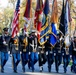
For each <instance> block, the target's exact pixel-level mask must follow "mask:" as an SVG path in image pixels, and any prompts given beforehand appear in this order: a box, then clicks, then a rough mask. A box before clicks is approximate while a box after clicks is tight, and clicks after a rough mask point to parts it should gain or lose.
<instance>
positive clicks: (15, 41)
mask: <svg viewBox="0 0 76 75" xmlns="http://www.w3.org/2000/svg"><path fill="white" fill-rule="evenodd" d="M10 49H11V53H12V61H13V70H14V72H15V73H17V66H18V64H19V62H20V42H19V36H18V34H17V35H16V36H15V37H14V38H11V40H10Z"/></svg>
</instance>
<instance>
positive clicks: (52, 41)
mask: <svg viewBox="0 0 76 75" xmlns="http://www.w3.org/2000/svg"><path fill="white" fill-rule="evenodd" d="M57 7H58V6H57V0H54V1H53V7H52V15H51V29H52V30H51V35H50V44H51V45H52V46H53V47H54V46H55V44H56V42H57V29H56V25H57V23H58V8H57Z"/></svg>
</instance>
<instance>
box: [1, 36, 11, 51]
mask: <svg viewBox="0 0 76 75" xmlns="http://www.w3.org/2000/svg"><path fill="white" fill-rule="evenodd" d="M4 41H5V42H6V43H5V44H4V43H3V42H4ZM9 41H10V35H2V36H1V39H0V46H1V47H0V48H1V49H0V50H1V52H8V51H9Z"/></svg>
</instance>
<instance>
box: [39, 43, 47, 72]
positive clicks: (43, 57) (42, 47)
mask: <svg viewBox="0 0 76 75" xmlns="http://www.w3.org/2000/svg"><path fill="white" fill-rule="evenodd" d="M38 52H39V67H40V72H42V71H43V65H44V64H45V63H46V61H47V56H46V52H45V45H40V43H38Z"/></svg>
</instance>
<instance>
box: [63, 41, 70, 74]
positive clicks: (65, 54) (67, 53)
mask: <svg viewBox="0 0 76 75" xmlns="http://www.w3.org/2000/svg"><path fill="white" fill-rule="evenodd" d="M69 47H70V46H66V44H65V40H63V46H62V57H63V65H64V66H63V67H64V73H66V71H67V66H68V65H69V62H70V50H69Z"/></svg>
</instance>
